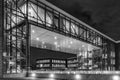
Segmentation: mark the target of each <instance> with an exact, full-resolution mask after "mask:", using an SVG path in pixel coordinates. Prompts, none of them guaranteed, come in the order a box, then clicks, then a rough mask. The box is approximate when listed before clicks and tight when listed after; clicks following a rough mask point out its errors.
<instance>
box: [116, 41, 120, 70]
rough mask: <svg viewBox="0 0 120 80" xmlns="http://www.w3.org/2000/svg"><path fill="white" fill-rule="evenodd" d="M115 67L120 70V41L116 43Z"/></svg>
mask: <svg viewBox="0 0 120 80" xmlns="http://www.w3.org/2000/svg"><path fill="white" fill-rule="evenodd" d="M115 54H116V55H115V56H116V57H115V60H116V61H115V67H116V70H120V43H117V44H116V45H115Z"/></svg>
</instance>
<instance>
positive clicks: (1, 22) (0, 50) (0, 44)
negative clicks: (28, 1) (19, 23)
mask: <svg viewBox="0 0 120 80" xmlns="http://www.w3.org/2000/svg"><path fill="white" fill-rule="evenodd" d="M3 2H4V0H0V77H3V71H2V70H3V65H2V62H3V58H2V53H3V26H4V15H3V14H4V9H3Z"/></svg>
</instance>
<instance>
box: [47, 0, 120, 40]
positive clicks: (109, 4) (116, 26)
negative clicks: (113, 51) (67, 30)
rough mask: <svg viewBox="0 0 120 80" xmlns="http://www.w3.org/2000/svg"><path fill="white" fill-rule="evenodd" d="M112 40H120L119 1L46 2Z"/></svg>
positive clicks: (64, 0)
mask: <svg viewBox="0 0 120 80" xmlns="http://www.w3.org/2000/svg"><path fill="white" fill-rule="evenodd" d="M47 1H49V2H50V3H52V4H54V5H55V6H57V7H59V8H61V9H62V10H64V11H66V12H68V13H69V14H71V15H73V16H74V17H76V18H78V19H80V20H82V21H84V22H85V23H87V24H89V25H91V27H93V28H96V29H97V30H99V31H100V32H102V33H104V34H106V35H108V36H109V37H111V38H113V39H114V40H120V0H47Z"/></svg>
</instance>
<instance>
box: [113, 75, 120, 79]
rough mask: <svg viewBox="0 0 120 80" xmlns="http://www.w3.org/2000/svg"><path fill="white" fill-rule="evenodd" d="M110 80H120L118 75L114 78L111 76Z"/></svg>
mask: <svg viewBox="0 0 120 80" xmlns="http://www.w3.org/2000/svg"><path fill="white" fill-rule="evenodd" d="M112 79H113V80H120V77H119V76H118V75H114V76H112Z"/></svg>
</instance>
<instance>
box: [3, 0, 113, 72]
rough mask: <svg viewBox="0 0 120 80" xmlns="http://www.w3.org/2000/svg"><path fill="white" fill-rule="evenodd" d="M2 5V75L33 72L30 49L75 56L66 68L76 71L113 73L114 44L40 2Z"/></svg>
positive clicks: (8, 0)
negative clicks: (110, 71)
mask: <svg viewBox="0 0 120 80" xmlns="http://www.w3.org/2000/svg"><path fill="white" fill-rule="evenodd" d="M4 6H5V19H4V21H5V25H4V29H5V44H6V47H5V52H4V53H3V56H4V66H5V68H4V72H5V73H21V72H23V71H25V70H28V69H32V68H31V66H32V65H31V57H32V58H34V57H33V56H31V55H32V54H35V53H32V52H31V50H30V49H32V48H31V47H34V48H37V49H44V50H51V52H52V51H57V52H56V53H59V52H61V54H62V53H65V54H74V55H76V61H77V63H76V62H75V63H74V58H72V57H69V58H67V60H68V62H69V59H70V60H73V63H74V64H68V65H69V66H66V67H65V68H67V69H69V68H70V65H72V66H74V65H77V68H76V69H78V70H115V44H114V42H112V41H110V40H109V39H107V38H106V37H104V36H102V35H101V34H99V33H97V32H96V31H94V30H92V29H89V28H88V27H87V26H86V25H84V24H83V23H80V22H78V21H76V20H74V19H72V18H69V17H68V16H67V15H64V14H63V13H61V12H59V11H57V10H55V9H53V8H51V7H49V6H47V5H46V4H44V3H42V2H40V1H39V0H36V1H34V0H5V4H4ZM37 54H38V53H37ZM39 54H40V53H39ZM43 55H44V54H43ZM50 55H51V54H50ZM40 58H41V57H40ZM43 58H44V57H43ZM60 58H61V57H60ZM58 60H59V59H58Z"/></svg>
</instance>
